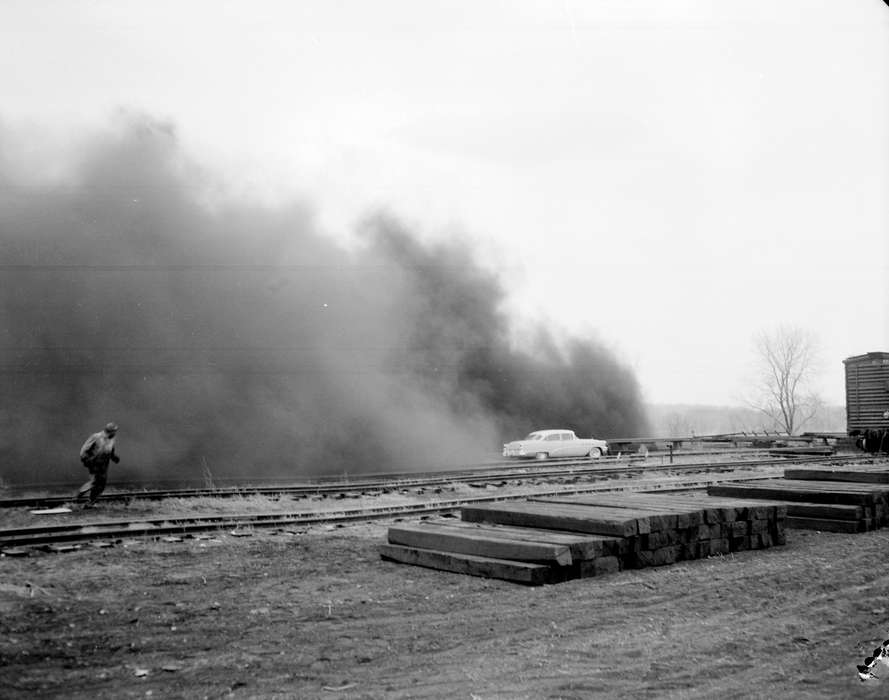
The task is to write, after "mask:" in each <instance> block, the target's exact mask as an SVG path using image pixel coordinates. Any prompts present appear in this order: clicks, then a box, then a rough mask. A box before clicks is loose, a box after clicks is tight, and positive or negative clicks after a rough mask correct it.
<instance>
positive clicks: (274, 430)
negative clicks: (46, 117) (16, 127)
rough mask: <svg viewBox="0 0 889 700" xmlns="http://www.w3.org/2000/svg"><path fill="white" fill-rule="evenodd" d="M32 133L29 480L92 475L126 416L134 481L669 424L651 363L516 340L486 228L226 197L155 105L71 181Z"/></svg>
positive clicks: (16, 320) (103, 144)
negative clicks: (48, 163)
mask: <svg viewBox="0 0 889 700" xmlns="http://www.w3.org/2000/svg"><path fill="white" fill-rule="evenodd" d="M11 138H12V137H11V134H10V133H9V132H4V131H3V130H0V246H2V252H3V254H2V257H0V390H2V395H3V402H2V405H0V425H2V426H3V427H2V432H0V449H2V455H3V457H2V463H0V468H2V472H0V473H2V475H3V477H4V478H6V479H7V480H8V481H10V482H11V483H23V482H24V483H48V482H59V481H70V480H76V479H79V478H81V477H84V476H85V473H84V472H83V469H82V467H80V465H79V463H78V461H77V450H78V449H79V447H80V444H81V443H82V441H83V440H84V439H85V437H86V436H87V435H88V434H89V433H91V432H94V431H96V430H98V429H99V428H100V427H101V426H102V425H104V424H105V422H107V421H109V420H114V421H116V422H117V423H119V424H120V426H121V430H120V433H119V436H118V442H119V452H120V454H121V456H122V458H123V461H122V463H121V465H120V467H117V468H116V469H117V473H116V474H115V475H114V477H113V478H114V479H115V480H125V479H142V480H146V479H151V478H155V479H157V478H164V479H181V480H189V481H196V480H200V479H201V476H202V473H203V471H204V469H205V468H207V469H209V470H210V471H211V472H212V474H213V475H214V476H215V477H217V478H219V477H235V476H237V477H251V476H253V477H259V476H298V475H306V474H319V473H335V474H342V473H349V474H354V473H359V472H365V473H366V472H374V471H377V472H378V471H392V470H401V469H410V468H431V467H443V466H447V465H457V464H461V463H466V462H467V461H474V460H478V459H481V458H483V457H485V456H491V455H494V454H496V453H497V451H498V450H499V447H500V443H501V442H502V441H503V440H504V439H512V438H515V437H517V436H519V435H520V434H524V433H525V432H527V431H528V430H530V429H533V428H539V427H546V426H552V427H569V428H574V429H575V430H577V431H578V433H580V434H583V435H591V434H596V435H599V436H616V435H629V434H638V433H640V432H644V431H645V421H644V417H643V411H642V407H641V403H640V400H639V396H638V389H637V385H636V382H635V379H634V377H633V376H632V374H631V373H630V372H629V371H628V370H627V369H626V368H624V367H623V366H621V365H620V364H619V363H618V362H617V361H616V360H615V358H614V357H613V356H612V355H611V354H610V353H609V352H608V351H606V350H605V349H603V348H602V347H600V346H599V345H597V344H594V343H591V342H585V341H581V340H572V341H569V342H567V343H561V344H558V343H557V342H556V341H555V340H554V339H552V338H551V337H549V335H548V334H547V333H546V332H545V331H544V330H542V329H541V330H538V331H535V333H534V335H533V337H529V338H526V339H523V340H522V341H521V342H520V344H519V347H514V346H513V344H512V343H511V341H510V337H511V333H512V329H511V328H510V324H509V319H508V318H507V317H506V315H505V314H504V312H503V311H502V302H503V300H504V290H503V288H502V287H501V285H500V284H499V282H498V280H497V278H496V276H495V275H494V274H493V273H491V272H489V271H486V270H485V269H483V268H482V267H480V265H479V264H478V263H477V262H475V260H474V258H473V253H472V250H471V249H470V247H469V246H468V245H466V244H465V243H460V242H451V243H440V244H424V243H421V242H420V241H419V240H418V239H417V238H416V237H415V236H414V235H412V233H411V232H410V231H409V230H407V229H406V228H404V227H403V226H402V225H400V224H399V223H398V221H397V220H395V219H394V218H393V217H390V216H387V215H376V216H374V217H371V218H369V219H368V220H367V221H366V222H365V223H364V224H363V225H362V227H361V237H360V240H361V245H360V246H359V248H358V249H357V250H351V249H350V250H347V249H344V248H343V247H342V246H340V245H338V244H336V243H334V242H333V241H332V240H331V239H329V238H327V237H325V236H323V235H321V234H319V232H318V230H317V227H316V226H315V224H314V222H313V220H312V215H311V211H310V210H309V209H308V208H306V207H305V206H302V205H299V204H294V205H291V206H287V207H261V206H257V205H249V204H245V203H244V202H242V201H240V200H235V199H234V198H231V197H229V198H226V197H225V196H224V195H220V194H219V193H218V192H214V191H213V189H212V187H211V182H210V180H209V178H206V177H204V176H203V175H202V173H201V171H200V170H199V169H198V168H196V167H195V166H194V164H192V163H190V162H189V161H188V160H187V159H186V158H185V157H184V156H183V154H182V151H181V149H180V148H179V146H178V145H177V142H176V138H175V136H174V134H173V132H172V130H171V129H170V128H168V127H165V126H164V125H161V124H157V123H154V122H151V121H150V120H149V121H146V120H134V119H130V120H129V121H128V122H127V124H126V125H125V127H124V128H119V129H113V130H109V132H108V133H106V134H104V135H103V136H102V138H101V139H98V140H97V141H96V142H95V143H93V144H92V146H91V147H89V148H87V149H85V150H84V151H83V152H82V153H81V155H80V156H79V158H78V159H77V161H76V163H74V165H73V166H72V167H70V168H69V170H67V171H66V173H65V174H64V175H59V174H58V173H56V174H55V177H54V179H52V180H49V179H46V178H43V179H40V178H32V177H29V176H27V172H26V170H23V169H22V168H21V167H19V166H21V161H19V162H17V163H16V162H13V160H14V159H13V158H12V157H11V156H10V153H11V152H12V149H11V148H10V144H11V141H10V139H11ZM21 152H22V151H21V150H17V151H16V153H21ZM25 164H27V161H25Z"/></svg>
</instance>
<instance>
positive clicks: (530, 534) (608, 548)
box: [420, 520, 623, 560]
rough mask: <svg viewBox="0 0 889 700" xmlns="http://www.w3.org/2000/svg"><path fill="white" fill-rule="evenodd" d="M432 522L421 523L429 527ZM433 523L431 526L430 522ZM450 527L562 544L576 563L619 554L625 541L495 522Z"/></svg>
mask: <svg viewBox="0 0 889 700" xmlns="http://www.w3.org/2000/svg"><path fill="white" fill-rule="evenodd" d="M427 523H429V521H427V520H424V521H421V522H420V524H421V525H422V526H426V525H427ZM430 524H432V523H430ZM447 525H448V527H451V528H455V529H459V530H464V529H465V530H468V531H470V532H482V533H490V534H492V535H496V534H502V535H504V536H505V537H508V538H511V539H516V540H525V541H528V542H548V543H550V544H562V545H565V546H567V547H568V549H569V550H570V551H571V557H572V559H575V560H587V559H596V558H597V557H602V556H608V555H613V554H617V552H618V544H619V543H620V542H622V541H623V540H622V539H621V538H619V537H608V536H606V535H591V534H586V533H577V532H566V531H564V530H545V529H542V528H535V527H511V526H509V525H495V524H493V523H477V522H465V521H463V520H452V521H449V522H448V523H447Z"/></svg>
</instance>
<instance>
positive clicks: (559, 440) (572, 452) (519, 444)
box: [503, 430, 608, 459]
mask: <svg viewBox="0 0 889 700" xmlns="http://www.w3.org/2000/svg"><path fill="white" fill-rule="evenodd" d="M607 453H608V443H607V442H606V441H605V440H597V439H596V438H579V437H577V435H575V434H574V431H573V430H535V431H534V432H533V433H531V434H530V435H527V436H525V438H524V439H522V440H515V441H513V442H508V443H506V444H505V445H504V446H503V456H504V457H533V458H535V459H548V458H550V457H591V458H595V457H601V456H602V455H604V454H607Z"/></svg>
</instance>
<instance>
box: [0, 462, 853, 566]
mask: <svg viewBox="0 0 889 700" xmlns="http://www.w3.org/2000/svg"><path fill="white" fill-rule="evenodd" d="M853 459H854V460H856V461H861V457H860V456H858V455H855V456H849V457H840V458H837V457H833V458H831V459H830V460H829V461H833V462H837V461H840V462H842V461H852V460H853ZM793 461H794V462H795V463H811V462H819V461H828V460H825V459H824V458H809V459H797V460H793ZM786 463H788V460H772V463H771V464H766V463H765V462H764V461H760V462H756V463H748V465H747V466H748V467H751V470H749V471H739V470H737V467H738V466H740V463H733V464H726V463H719V464H710V465H705V464H696V465H686V466H693V467H694V468H695V469H696V470H697V471H699V472H709V475H708V474H703V475H693V474H692V475H682V474H673V475H663V474H662V475H661V476H658V477H647V478H628V479H622V480H613V479H612V480H608V481H606V482H605V483H602V482H601V481H600V482H597V483H592V484H585V485H575V486H571V487H561V488H556V489H553V488H546V489H539V490H535V491H533V492H527V491H526V492H522V493H515V494H503V493H502V494H498V495H490V496H479V497H472V498H459V499H446V500H436V501H428V502H423V503H406V504H399V505H386V506H370V507H361V508H352V509H328V510H324V511H323V512H317V511H298V512H280V513H244V514H216V515H198V516H180V517H154V518H146V519H141V520H136V521H113V522H112V521H106V522H93V523H70V524H61V525H47V526H39V527H17V528H9V529H5V530H0V551H2V553H3V554H5V555H8V556H13V555H27V554H28V553H29V548H34V547H45V548H48V549H49V550H50V551H64V549H66V548H73V547H76V546H77V545H76V544H72V543H84V542H90V541H93V542H100V543H103V544H106V545H107V544H109V542H113V541H115V540H122V539H124V538H133V537H154V538H161V537H175V536H186V537H189V536H191V537H193V536H195V534H196V533H202V532H207V531H220V530H230V531H231V533H230V534H233V535H238V534H246V533H249V532H250V530H251V529H252V528H266V527H277V528H279V529H281V528H283V529H285V530H286V529H287V528H293V527H300V526H309V525H317V524H325V523H326V524H330V523H347V522H354V521H368V520H374V519H379V518H391V517H394V516H398V515H424V514H425V515H428V514H432V513H442V512H449V511H454V510H456V509H458V508H460V507H461V506H464V505H470V504H473V503H488V502H494V501H503V500H512V499H521V498H528V497H530V496H534V497H541V496H553V495H566V494H580V493H593V492H604V491H610V492H615V491H617V492H619V491H676V490H682V491H687V490H693V489H704V488H706V487H707V486H710V485H711V484H714V483H724V482H726V481H739V480H753V479H770V478H775V477H778V476H781V475H782V474H783V469H782V467H781V466H777V464H781V465H784V464H786ZM675 466H676V465H670V467H668V469H671V470H672V469H673V468H674V467H675ZM707 467H710V469H707ZM728 467H732V472H733V473H730V474H725V473H724V472H725V470H726V468H728ZM660 470H661V471H664V468H661V469H660ZM573 473H574V474H576V473H577V472H576V471H575V472H573Z"/></svg>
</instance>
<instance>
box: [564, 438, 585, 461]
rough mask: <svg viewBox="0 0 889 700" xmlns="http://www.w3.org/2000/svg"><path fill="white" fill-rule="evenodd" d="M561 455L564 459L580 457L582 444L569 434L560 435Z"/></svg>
mask: <svg viewBox="0 0 889 700" xmlns="http://www.w3.org/2000/svg"><path fill="white" fill-rule="evenodd" d="M561 436H562V455H563V456H565V457H581V456H582V453H581V449H582V447H583V446H582V444H581V442H580V440H576V439H575V438H574V436H573V435H572V434H571V433H561Z"/></svg>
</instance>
